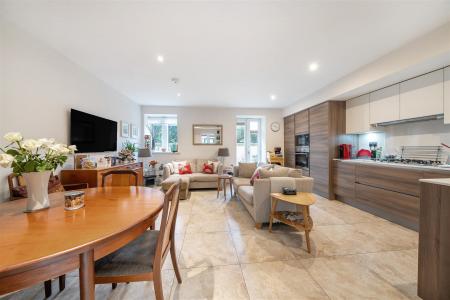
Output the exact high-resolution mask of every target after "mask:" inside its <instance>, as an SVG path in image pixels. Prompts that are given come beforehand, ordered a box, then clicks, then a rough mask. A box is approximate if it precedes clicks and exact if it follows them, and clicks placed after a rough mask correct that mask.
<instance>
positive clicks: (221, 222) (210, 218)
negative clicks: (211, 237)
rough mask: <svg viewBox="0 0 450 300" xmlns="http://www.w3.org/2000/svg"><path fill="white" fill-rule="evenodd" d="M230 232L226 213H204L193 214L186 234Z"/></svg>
mask: <svg viewBox="0 0 450 300" xmlns="http://www.w3.org/2000/svg"><path fill="white" fill-rule="evenodd" d="M216 231H229V227H228V222H227V217H226V215H225V212H220V213H217V212H206V213H205V212H202V213H197V214H191V216H190V221H189V223H188V224H187V227H186V232H187V233H193V232H216Z"/></svg>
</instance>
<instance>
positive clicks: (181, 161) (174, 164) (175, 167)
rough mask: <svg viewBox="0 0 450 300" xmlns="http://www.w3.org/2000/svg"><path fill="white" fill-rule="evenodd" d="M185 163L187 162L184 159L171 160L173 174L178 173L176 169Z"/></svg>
mask: <svg viewBox="0 0 450 300" xmlns="http://www.w3.org/2000/svg"><path fill="white" fill-rule="evenodd" d="M186 163H188V162H187V161H185V160H180V161H175V160H174V161H172V165H173V171H174V172H175V174H178V171H179V170H180V168H181V167H184V165H186Z"/></svg>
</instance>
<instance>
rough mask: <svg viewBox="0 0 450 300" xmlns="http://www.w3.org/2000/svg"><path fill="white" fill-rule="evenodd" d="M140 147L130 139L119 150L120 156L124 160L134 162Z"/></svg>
mask: <svg viewBox="0 0 450 300" xmlns="http://www.w3.org/2000/svg"><path fill="white" fill-rule="evenodd" d="M137 150H138V148H137V146H136V144H135V143H132V142H130V141H125V142H124V143H123V144H122V150H120V151H119V153H118V154H119V158H120V160H122V161H127V162H132V161H134V160H135V159H136V158H135V154H136V152H137Z"/></svg>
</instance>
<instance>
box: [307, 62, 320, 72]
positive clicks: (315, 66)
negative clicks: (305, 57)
mask: <svg viewBox="0 0 450 300" xmlns="http://www.w3.org/2000/svg"><path fill="white" fill-rule="evenodd" d="M318 68H319V64H318V63H316V62H312V63H310V64H309V70H310V71H311V72H314V71H317V69H318Z"/></svg>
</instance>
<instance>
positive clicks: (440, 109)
mask: <svg viewBox="0 0 450 300" xmlns="http://www.w3.org/2000/svg"><path fill="white" fill-rule="evenodd" d="M443 85H444V70H442V69H441V70H437V71H434V72H431V73H428V74H425V75H422V76H418V77H416V78H413V79H410V80H407V81H404V82H401V83H400V119H402V120H403V119H412V118H419V117H426V116H432V115H437V114H442V113H444V87H443Z"/></svg>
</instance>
